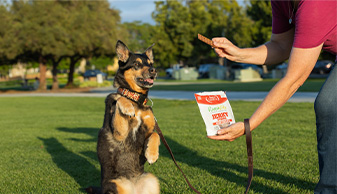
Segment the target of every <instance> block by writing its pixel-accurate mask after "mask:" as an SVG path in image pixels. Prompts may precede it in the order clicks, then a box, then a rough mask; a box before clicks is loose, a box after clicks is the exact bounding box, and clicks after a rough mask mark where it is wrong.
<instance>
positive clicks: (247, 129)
mask: <svg viewBox="0 0 337 194" xmlns="http://www.w3.org/2000/svg"><path fill="white" fill-rule="evenodd" d="M155 120H156V119H155ZM244 125H245V135H246V144H247V155H248V182H247V186H246V191H245V194H247V193H248V191H249V188H250V185H251V183H252V179H253V148H252V133H251V131H250V125H249V119H245V120H244ZM155 130H156V131H157V133H158V135H159V137H160V139H161V141H162V142H163V144H164V146H165V147H166V149H167V151H168V152H169V153H170V155H171V158H172V160H173V162H174V164H175V165H176V166H177V168H178V169H179V171H180V172H181V174H182V175H183V176H184V179H185V181H186V182H187V184H188V186H189V187H190V188H191V189H192V190H193V191H194V192H195V193H198V194H201V193H200V192H199V191H198V190H197V189H195V188H194V187H193V186H192V185H191V183H190V182H189V181H188V179H187V177H186V175H185V173H184V172H183V171H182V170H181V168H180V167H179V165H178V164H177V161H176V160H175V158H174V155H173V152H172V150H171V148H170V146H169V145H168V143H167V141H166V139H165V137H164V135H163V133H162V132H161V130H160V128H159V126H158V123H157V120H156V122H155Z"/></svg>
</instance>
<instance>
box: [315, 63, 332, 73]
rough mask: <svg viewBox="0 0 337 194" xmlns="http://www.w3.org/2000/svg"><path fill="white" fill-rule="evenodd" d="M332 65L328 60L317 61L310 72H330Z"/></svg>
mask: <svg viewBox="0 0 337 194" xmlns="http://www.w3.org/2000/svg"><path fill="white" fill-rule="evenodd" d="M332 65H333V62H332V61H329V60H322V61H317V62H316V64H315V66H314V69H313V70H312V71H311V73H312V74H321V75H322V74H327V73H330V71H331V67H332Z"/></svg>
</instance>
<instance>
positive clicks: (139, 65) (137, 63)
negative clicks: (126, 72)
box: [134, 62, 142, 68]
mask: <svg viewBox="0 0 337 194" xmlns="http://www.w3.org/2000/svg"><path fill="white" fill-rule="evenodd" d="M134 64H135V67H137V68H138V67H141V66H142V64H141V63H139V62H135V63H134Z"/></svg>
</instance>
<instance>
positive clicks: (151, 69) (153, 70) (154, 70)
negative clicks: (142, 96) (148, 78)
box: [149, 67, 157, 74]
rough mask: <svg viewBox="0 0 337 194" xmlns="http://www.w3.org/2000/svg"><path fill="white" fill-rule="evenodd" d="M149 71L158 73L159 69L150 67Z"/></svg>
mask: <svg viewBox="0 0 337 194" xmlns="http://www.w3.org/2000/svg"><path fill="white" fill-rule="evenodd" d="M149 72H150V73H151V74H156V73H157V70H156V69H155V68H154V67H150V69H149Z"/></svg>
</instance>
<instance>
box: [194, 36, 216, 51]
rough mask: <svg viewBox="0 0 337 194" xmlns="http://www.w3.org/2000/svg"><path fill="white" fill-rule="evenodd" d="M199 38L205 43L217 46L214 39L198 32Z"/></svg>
mask: <svg viewBox="0 0 337 194" xmlns="http://www.w3.org/2000/svg"><path fill="white" fill-rule="evenodd" d="M198 39H199V40H201V41H203V42H204V43H206V44H208V45H210V46H211V47H213V48H217V47H216V46H215V45H214V44H213V41H211V40H210V39H208V38H206V37H205V36H203V35H201V34H198Z"/></svg>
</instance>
